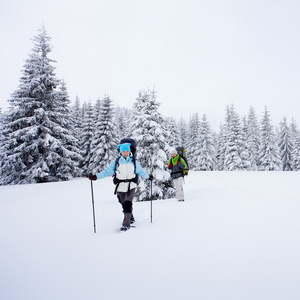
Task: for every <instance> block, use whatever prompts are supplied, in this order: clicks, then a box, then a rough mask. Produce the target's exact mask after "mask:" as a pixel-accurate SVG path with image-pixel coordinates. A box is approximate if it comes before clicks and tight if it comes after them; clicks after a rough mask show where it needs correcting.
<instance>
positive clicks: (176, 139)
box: [166, 118, 181, 149]
mask: <svg viewBox="0 0 300 300" xmlns="http://www.w3.org/2000/svg"><path fill="white" fill-rule="evenodd" d="M166 128H167V131H168V132H169V133H170V136H169V137H168V144H169V146H170V147H172V148H174V149H175V148H176V147H178V146H181V143H180V136H179V130H178V127H177V122H176V120H175V119H174V118H169V119H167V120H166Z"/></svg>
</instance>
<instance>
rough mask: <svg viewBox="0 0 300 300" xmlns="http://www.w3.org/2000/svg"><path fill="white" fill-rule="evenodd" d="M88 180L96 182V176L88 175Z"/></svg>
mask: <svg viewBox="0 0 300 300" xmlns="http://www.w3.org/2000/svg"><path fill="white" fill-rule="evenodd" d="M88 177H89V180H97V176H96V175H93V174H89V176H88Z"/></svg>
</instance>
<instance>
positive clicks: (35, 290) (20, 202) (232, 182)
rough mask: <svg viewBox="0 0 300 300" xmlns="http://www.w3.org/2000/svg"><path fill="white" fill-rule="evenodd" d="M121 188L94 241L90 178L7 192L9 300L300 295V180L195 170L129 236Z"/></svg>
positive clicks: (1, 271)
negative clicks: (180, 196)
mask: <svg viewBox="0 0 300 300" xmlns="http://www.w3.org/2000/svg"><path fill="white" fill-rule="evenodd" d="M154 183H155V182H154ZM113 189H114V186H113V184H112V179H111V178H106V179H104V180H102V181H97V182H94V193H95V205H96V220H97V233H96V234H94V233H93V218H92V204H91V203H92V201H91V189H90V181H89V180H88V179H77V180H72V181H70V182H62V183H49V184H36V185H23V186H5V187H0V243H1V245H0V299H1V300H20V299H21V300H23V299H26V300H27V299H28V300H45V299H47V300H48V299H49V300H58V299H59V300H60V299H70V300H76V299H80V300H81V299H82V300H85V299H91V300H93V299H108V300H119V299H129V300H148V299H149V300H150V299H151V300H154V299H155V300H160V299H164V300H169V299H170V300H176V299H180V300H182V299H186V300H192V299H195V300H199V299H203V300H211V299H214V300H215V299H216V300H227V299H228V300H235V299H236V300H244V299H251V300H260V299H262V300H268V299H270V300H278V299H282V300H294V299H295V300H298V299H300V283H299V282H300V281H299V280H300V279H299V278H300V172H191V173H190V175H189V176H188V177H187V178H186V184H185V186H184V189H185V194H186V202H184V203H178V202H177V201H176V200H175V199H169V200H161V201H153V223H152V224H151V223H150V202H140V203H134V215H135V218H136V220H137V222H136V228H134V229H131V230H130V231H128V232H124V233H118V232H117V230H118V228H119V227H120V225H121V220H122V211H121V206H120V204H119V203H118V202H117V200H116V197H115V196H114V195H113Z"/></svg>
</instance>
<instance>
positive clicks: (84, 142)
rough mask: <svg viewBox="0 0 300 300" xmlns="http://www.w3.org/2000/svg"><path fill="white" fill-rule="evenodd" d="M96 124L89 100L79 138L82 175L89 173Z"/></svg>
mask: <svg viewBox="0 0 300 300" xmlns="http://www.w3.org/2000/svg"><path fill="white" fill-rule="evenodd" d="M95 128H96V124H95V121H94V108H93V106H92V103H91V101H89V102H88V103H86V105H85V108H84V116H83V123H82V136H81V139H80V142H79V144H80V150H81V153H82V157H83V160H82V172H83V175H84V176H87V175H88V174H89V173H91V170H90V159H91V155H92V154H91V153H92V142H93V138H94V133H95Z"/></svg>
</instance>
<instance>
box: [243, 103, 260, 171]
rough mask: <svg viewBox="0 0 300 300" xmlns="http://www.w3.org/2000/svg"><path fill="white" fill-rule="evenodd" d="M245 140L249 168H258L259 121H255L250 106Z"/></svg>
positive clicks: (254, 114) (253, 112)
mask: <svg viewBox="0 0 300 300" xmlns="http://www.w3.org/2000/svg"><path fill="white" fill-rule="evenodd" d="M245 132H246V142H247V148H248V152H249V160H250V166H251V170H252V171H255V170H257V169H258V151H259V132H260V128H259V123H258V121H257V117H256V113H255V111H254V108H253V107H252V106H251V107H250V111H249V114H248V119H247V124H246V130H245Z"/></svg>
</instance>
